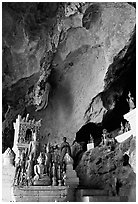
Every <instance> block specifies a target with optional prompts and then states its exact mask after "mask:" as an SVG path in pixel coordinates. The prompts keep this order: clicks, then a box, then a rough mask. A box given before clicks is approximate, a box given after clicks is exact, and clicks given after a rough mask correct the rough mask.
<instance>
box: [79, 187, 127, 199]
mask: <svg viewBox="0 0 138 204" xmlns="http://www.w3.org/2000/svg"><path fill="white" fill-rule="evenodd" d="M76 201H77V202H127V201H128V197H127V196H109V192H108V191H107V190H100V189H77V191H76Z"/></svg>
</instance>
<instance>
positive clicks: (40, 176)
mask: <svg viewBox="0 0 138 204" xmlns="http://www.w3.org/2000/svg"><path fill="white" fill-rule="evenodd" d="M37 162H38V164H36V165H35V166H34V173H35V176H34V185H35V186H50V185H51V180H50V178H49V176H48V175H46V174H45V173H44V171H45V166H44V164H43V163H44V158H43V156H42V153H40V155H39V157H38V159H37Z"/></svg>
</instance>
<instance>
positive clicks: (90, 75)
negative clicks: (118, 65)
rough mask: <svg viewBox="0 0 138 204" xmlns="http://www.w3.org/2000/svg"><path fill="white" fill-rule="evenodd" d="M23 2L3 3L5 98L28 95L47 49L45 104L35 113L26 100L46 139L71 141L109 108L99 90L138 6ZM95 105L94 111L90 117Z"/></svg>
mask: <svg viewBox="0 0 138 204" xmlns="http://www.w3.org/2000/svg"><path fill="white" fill-rule="evenodd" d="M22 5H24V6H22V7H21V6H20V3H18V4H16V7H15V5H14V6H9V5H8V6H7V5H6V6H4V7H3V11H4V12H3V59H4V60H3V88H4V89H3V90H4V91H5V92H4V94H3V96H4V100H3V101H4V103H5V102H6V103H7V101H11V102H12V104H13V105H14V106H16V105H15V104H16V103H18V100H19V98H20V97H21V98H23V99H24V98H25V95H26V93H28V90H30V89H33V88H34V85H35V84H36V82H37V81H38V78H39V75H41V73H40V71H42V70H41V61H42V60H43V59H44V54H45V53H49V52H52V59H51V61H50V64H49V66H50V69H51V73H50V76H49V83H50V84H51V91H50V95H49V103H48V106H47V108H46V109H45V110H41V111H38V112H35V107H34V106H33V104H32V106H28V105H27V103H24V105H25V106H26V109H27V112H29V113H30V117H35V118H36V119H39V118H42V128H41V134H42V135H43V136H44V137H45V138H46V140H47V134H48V133H49V132H50V133H51V135H50V140H53V141H57V142H58V143H59V142H60V141H61V138H62V136H63V135H64V136H67V137H68V138H69V141H72V140H73V138H74V137H75V133H76V132H77V131H78V130H79V128H80V127H81V126H82V125H83V124H84V123H86V122H87V121H88V120H90V121H91V122H95V123H99V122H102V119H103V115H104V114H105V113H106V112H107V107H105V106H104V104H103V100H101V97H99V93H101V92H102V91H103V90H104V88H105V83H104V79H105V76H106V73H107V71H108V68H109V66H110V65H111V64H112V63H113V61H114V57H115V56H116V55H117V54H118V53H119V52H120V51H121V50H122V49H123V48H124V47H125V46H126V47H127V48H128V45H129V44H130V41H129V40H130V38H131V36H132V34H133V31H134V28H135V8H134V7H133V6H131V5H129V4H127V3H84V4H83V3H82V4H81V3H80V4H79V3H71V4H69V5H68V4H67V5H66V6H65V5H63V4H59V3H55V4H52V3H51V4H50V3H44V4H43V3H42V4H37V6H36V4H34V3H31V4H30V3H28V5H29V6H28V5H27V7H26V4H22ZM26 8H28V9H27V10H26ZM14 11H15V13H14ZM13 13H14V14H13ZM24 13H25V15H24ZM34 14H35V15H34ZM127 48H126V50H127ZM28 77H29V78H28ZM22 78H24V79H22ZM26 80H27V81H28V83H26V82H27V81H26ZM16 82H17V83H16ZM11 84H14V85H13V87H14V88H13V87H11ZM16 84H18V92H17V90H16ZM23 90H24V91H23ZM119 90H120V87H119ZM30 92H31V91H30ZM13 95H14V97H12V96H13ZM97 95H98V98H97ZM19 96H20V97H19ZM94 98H95V99H96V100H94ZM29 100H31V99H30V98H29ZM6 103H5V104H6ZM91 104H92V106H94V114H93V112H92V114H91V113H90V115H92V117H89V116H88V117H86V112H87V110H88V109H89V107H92V106H91ZM3 107H4V113H5V112H6V107H5V106H3ZM111 109H112V107H111ZM19 112H20V111H19ZM13 120H15V118H11V121H13Z"/></svg>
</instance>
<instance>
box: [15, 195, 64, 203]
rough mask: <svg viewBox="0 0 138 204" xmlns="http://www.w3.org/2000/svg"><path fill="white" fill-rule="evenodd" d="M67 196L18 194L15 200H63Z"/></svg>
mask: <svg viewBox="0 0 138 204" xmlns="http://www.w3.org/2000/svg"><path fill="white" fill-rule="evenodd" d="M65 200H66V197H61V196H16V197H15V200H13V201H15V202H55V201H57V202H63V201H65Z"/></svg>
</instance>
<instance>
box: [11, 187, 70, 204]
mask: <svg viewBox="0 0 138 204" xmlns="http://www.w3.org/2000/svg"><path fill="white" fill-rule="evenodd" d="M11 190H12V201H13V202H66V197H67V190H68V188H67V187H66V186H26V187H17V186H13V187H12V189H11Z"/></svg>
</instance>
